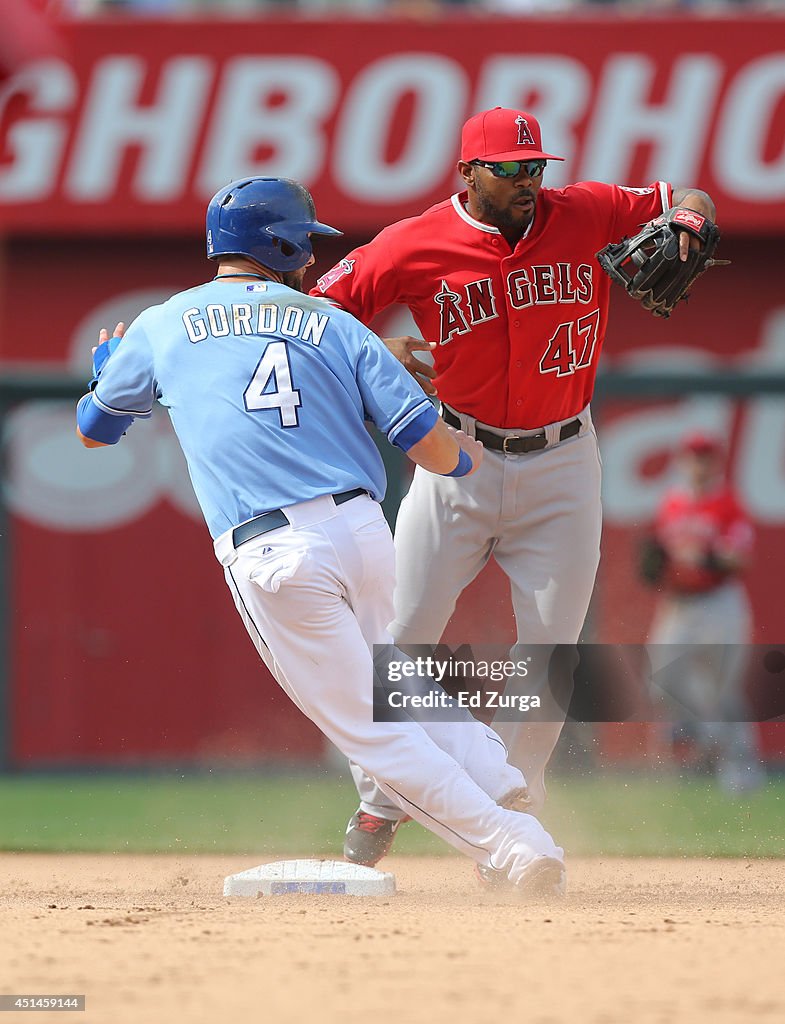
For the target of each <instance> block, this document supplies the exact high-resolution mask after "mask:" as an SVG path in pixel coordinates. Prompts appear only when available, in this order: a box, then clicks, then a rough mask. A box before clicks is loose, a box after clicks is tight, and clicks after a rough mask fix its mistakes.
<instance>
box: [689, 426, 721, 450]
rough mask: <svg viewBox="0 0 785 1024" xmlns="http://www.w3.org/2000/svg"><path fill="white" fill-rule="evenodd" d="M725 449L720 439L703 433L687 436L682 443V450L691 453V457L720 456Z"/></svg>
mask: <svg viewBox="0 0 785 1024" xmlns="http://www.w3.org/2000/svg"><path fill="white" fill-rule="evenodd" d="M724 448H725V445H724V444H723V443H722V441H721V440H720V439H719V438H718V437H712V436H711V435H710V434H704V433H702V432H701V431H695V432H694V433H691V434H687V435H686V437H684V438H682V442H681V450H682V451H683V452H689V454H690V455H719V454H720V453H721V452H722V451H723V450H724Z"/></svg>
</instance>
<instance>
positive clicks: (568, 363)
mask: <svg viewBox="0 0 785 1024" xmlns="http://www.w3.org/2000/svg"><path fill="white" fill-rule="evenodd" d="M599 326H600V311H599V309H595V310H593V311H592V312H591V313H587V315H586V316H582V317H581V318H580V320H575V321H572V320H570V321H569V322H568V323H565V324H559V326H558V327H557V328H556V331H555V332H554V335H553V337H552V338H551V340H550V341H549V342H548V347H547V348H546V350H545V353H544V355H543V357H542V359H541V360H540V373H555V374H556V376H557V377H566V376H567V375H568V374H570V373H574V372H575V371H576V370H582V369H584V368H585V367H587V366H590V365H591V361H592V359H593V357H594V349H595V346H596V344H597V330H598V329H599ZM575 342H577V348H578V357H577V359H576V350H575Z"/></svg>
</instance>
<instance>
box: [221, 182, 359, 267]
mask: <svg viewBox="0 0 785 1024" xmlns="http://www.w3.org/2000/svg"><path fill="white" fill-rule="evenodd" d="M311 234H314V235H340V234H342V232H341V231H338V229H337V228H331V227H330V226H329V225H328V224H322V223H320V222H319V221H318V220H317V219H316V208H315V207H314V203H313V199H312V198H311V193H310V192H309V191H308V189H307V188H305V187H304V186H303V185H301V184H300V183H299V182H297V181H292V180H291V179H290V178H242V179H240V180H239V181H233V182H232V183H231V184H229V185H227V186H226V187H225V188H222V189H221V190H220V191H219V192H216V194H215V195H214V196H213V198H212V199H211V200H210V202H209V205H208V207H207V258H208V259H211V260H213V259H217V258H218V257H219V256H247V257H248V258H249V259H252V260H255V261H256V262H257V263H260V264H261V265H262V266H263V267H269V268H270V269H271V270H279V271H287V270H299V269H300V267H304V266H305V264H306V263H307V262H308V261H309V260H310V258H311V256H312V254H313V249H312V248H311V240H310V238H309V235H311Z"/></svg>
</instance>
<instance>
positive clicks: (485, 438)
mask: <svg viewBox="0 0 785 1024" xmlns="http://www.w3.org/2000/svg"><path fill="white" fill-rule="evenodd" d="M442 419H443V420H444V422H445V423H449V424H450V426H451V427H458V428H459V429H460V426H461V421H460V419H459V418H458V417H457V416H456V415H455V413H454V412H452V411H451V410H450V409H448V408H447V407H446V406H445V405H443V406H442ZM580 429H581V421H580V420H578V419H575V420H570V422H569V423H565V424H564V425H563V426H562V428H561V429H560V430H559V440H560V441H566V440H567V438H568V437H575V435H576V434H577V433H579V432H580ZM474 436H475V437H476V438H477V440H478V441H481V442H482V445H483V447H484V448H490V449H491V451H494V452H504V454H505V455H526V454H527V453H528V452H539V451H542V449H543V448H546V447H547V445H548V439H547V437H546V436H545V434H530V435H529V436H528V437H521V436H520V435H518V434H508V435H507V436H506V437H501V436H500V435H499V434H492V433H491V432H490V430H483V429H482V427H475V428H474Z"/></svg>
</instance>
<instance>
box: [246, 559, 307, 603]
mask: <svg viewBox="0 0 785 1024" xmlns="http://www.w3.org/2000/svg"><path fill="white" fill-rule="evenodd" d="M307 554H308V551H307V550H306V549H305V548H296V549H294V550H292V551H280V552H276V553H274V554H272V555H270V556H269V557H264V556H256V557H253V556H249V559H248V563H249V564H248V565H247V566H242V569H243V571H244V572H245V574H246V576H247V578H248V580H249V581H250V582H251V583H255V584H256V586H257V587H261V589H262V590H265V591H267V593H268V594H277V593H278V591H279V590H280V589H281V587H282V586H283V584H284V583H286V582H287V581H288V580H291V579H292V578H293V577H294V576H296V574H297V571H298V570H299V568H300V566H301V565H302V564H303V561H304V560H305V558H306V556H307Z"/></svg>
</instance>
